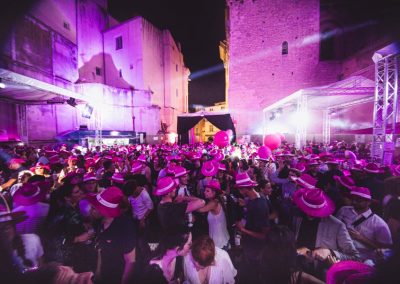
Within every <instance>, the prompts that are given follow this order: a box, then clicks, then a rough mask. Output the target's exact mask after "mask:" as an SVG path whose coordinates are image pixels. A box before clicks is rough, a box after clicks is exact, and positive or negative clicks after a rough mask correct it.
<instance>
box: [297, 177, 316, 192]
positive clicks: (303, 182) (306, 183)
mask: <svg viewBox="0 0 400 284" xmlns="http://www.w3.org/2000/svg"><path fill="white" fill-rule="evenodd" d="M291 179H292V180H293V181H294V182H295V183H296V184H297V185H298V186H300V187H302V188H309V189H312V188H315V185H316V184H317V180H316V179H315V178H313V177H312V176H310V175H309V174H302V175H301V176H300V177H291Z"/></svg>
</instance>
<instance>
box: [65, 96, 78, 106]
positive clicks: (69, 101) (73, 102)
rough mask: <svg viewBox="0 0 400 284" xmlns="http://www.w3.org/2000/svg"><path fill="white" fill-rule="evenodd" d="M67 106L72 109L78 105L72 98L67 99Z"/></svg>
mask: <svg viewBox="0 0 400 284" xmlns="http://www.w3.org/2000/svg"><path fill="white" fill-rule="evenodd" d="M66 102H67V104H69V105H70V106H72V107H76V106H77V105H78V104H77V103H76V102H75V99H74V98H72V97H71V98H69V99H68V100H67V101H66Z"/></svg>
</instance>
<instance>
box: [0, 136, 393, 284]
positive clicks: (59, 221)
mask: <svg viewBox="0 0 400 284" xmlns="http://www.w3.org/2000/svg"><path fill="white" fill-rule="evenodd" d="M0 158H1V161H0V170H1V172H0V175H1V176H0V191H1V194H0V197H1V199H0V263H1V265H0V271H1V272H0V275H1V279H2V280H1V281H0V282H1V283H82V284H83V283H85V284H86V283H96V284H97V283H107V284H112V283H193V284H203V283H210V284H217V283H218V284H219V283H221V284H222V283H223V284H225V283H271V284H274V283H275V284H276V283H282V284H295V283H335V284H336V283H400V274H399V273H398V271H396V268H398V267H399V265H400V246H399V244H400V165H396V164H394V165H391V166H379V165H378V164H375V163H373V162H371V161H369V160H368V154H366V148H365V145H358V144H356V143H353V144H351V145H350V144H346V143H344V142H337V141H335V142H333V143H331V144H330V145H323V144H316V143H311V142H310V143H308V144H307V145H306V146H305V147H303V148H302V149H295V148H294V146H293V145H291V144H288V143H286V142H284V143H282V144H281V146H280V147H279V148H278V149H276V150H274V151H273V152H272V153H271V152H269V151H265V146H261V145H256V144H254V143H245V144H241V145H238V144H232V145H228V146H226V147H223V148H219V147H217V146H216V145H215V144H213V143H212V142H206V143H196V144H190V145H187V144H185V145H177V144H173V145H170V144H159V145H148V144H139V145H125V146H121V145H114V146H112V147H107V146H101V147H100V146H96V147H93V148H90V149H88V148H84V147H81V146H78V145H66V144H61V145H45V146H42V147H28V146H16V147H3V149H1V151H0ZM3 281H4V282H3Z"/></svg>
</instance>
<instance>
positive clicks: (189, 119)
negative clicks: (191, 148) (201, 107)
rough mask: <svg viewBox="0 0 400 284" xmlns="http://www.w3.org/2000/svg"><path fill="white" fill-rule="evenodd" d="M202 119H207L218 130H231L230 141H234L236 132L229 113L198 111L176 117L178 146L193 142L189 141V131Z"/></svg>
mask: <svg viewBox="0 0 400 284" xmlns="http://www.w3.org/2000/svg"><path fill="white" fill-rule="evenodd" d="M202 119H207V120H208V121H209V122H210V123H211V124H213V125H215V126H216V127H218V128H219V129H220V130H224V131H226V130H228V129H231V130H232V132H233V138H232V140H233V141H236V130H235V126H234V125H233V121H232V118H231V115H230V114H229V113H226V112H206V111H199V112H195V113H186V114H181V115H178V141H179V144H188V143H192V142H193V141H190V139H189V131H190V130H191V129H192V128H193V127H194V126H195V125H196V124H197V123H199V121H200V120H202Z"/></svg>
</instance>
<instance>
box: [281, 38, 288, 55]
mask: <svg viewBox="0 0 400 284" xmlns="http://www.w3.org/2000/svg"><path fill="white" fill-rule="evenodd" d="M287 54H289V44H288V42H287V41H284V42H282V55H287Z"/></svg>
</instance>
